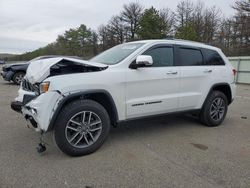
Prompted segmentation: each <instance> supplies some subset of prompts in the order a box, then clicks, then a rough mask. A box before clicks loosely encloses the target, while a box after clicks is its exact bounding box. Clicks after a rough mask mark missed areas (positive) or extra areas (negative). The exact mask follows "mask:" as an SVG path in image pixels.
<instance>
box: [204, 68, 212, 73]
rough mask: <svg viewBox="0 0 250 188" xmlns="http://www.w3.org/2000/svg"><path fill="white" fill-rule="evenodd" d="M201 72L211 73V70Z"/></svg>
mask: <svg viewBox="0 0 250 188" xmlns="http://www.w3.org/2000/svg"><path fill="white" fill-rule="evenodd" d="M203 72H204V73H211V72H212V69H209V70H204V71H203Z"/></svg>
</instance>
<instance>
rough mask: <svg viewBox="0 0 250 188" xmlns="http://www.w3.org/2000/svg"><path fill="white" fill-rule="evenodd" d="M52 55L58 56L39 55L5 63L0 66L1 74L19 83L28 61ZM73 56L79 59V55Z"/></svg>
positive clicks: (8, 79)
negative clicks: (18, 61)
mask: <svg viewBox="0 0 250 188" xmlns="http://www.w3.org/2000/svg"><path fill="white" fill-rule="evenodd" d="M53 57H58V55H46V56H39V57H37V58H35V59H32V60H30V61H28V62H22V63H12V64H6V65H4V66H3V67H2V71H1V76H2V77H3V79H4V80H6V81H9V82H10V81H13V82H14V83H15V84H18V85H19V84H20V83H21V82H22V79H23V77H24V75H25V74H26V70H27V68H28V66H29V64H30V62H32V61H37V60H41V59H47V58H53ZM60 57H62V56H60ZM67 57H68V56H67ZM74 58H78V59H79V57H75V56H74Z"/></svg>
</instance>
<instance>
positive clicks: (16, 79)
mask: <svg viewBox="0 0 250 188" xmlns="http://www.w3.org/2000/svg"><path fill="white" fill-rule="evenodd" d="M24 75H25V73H24V72H17V73H15V74H14V75H13V78H12V80H13V82H14V83H15V84H18V85H19V84H21V82H22V80H23V77H24Z"/></svg>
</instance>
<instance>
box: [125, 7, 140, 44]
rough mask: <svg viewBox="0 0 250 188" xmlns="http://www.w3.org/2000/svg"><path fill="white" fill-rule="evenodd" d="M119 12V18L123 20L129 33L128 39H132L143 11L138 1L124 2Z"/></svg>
mask: <svg viewBox="0 0 250 188" xmlns="http://www.w3.org/2000/svg"><path fill="white" fill-rule="evenodd" d="M123 9H124V10H123V11H122V12H121V19H122V21H123V22H125V24H126V27H127V29H128V31H129V33H130V39H131V40H134V39H135V37H136V32H137V30H138V26H139V20H140V17H141V15H142V12H143V7H142V5H141V4H139V3H138V2H135V3H133V2H132V3H129V4H125V5H124V6H123Z"/></svg>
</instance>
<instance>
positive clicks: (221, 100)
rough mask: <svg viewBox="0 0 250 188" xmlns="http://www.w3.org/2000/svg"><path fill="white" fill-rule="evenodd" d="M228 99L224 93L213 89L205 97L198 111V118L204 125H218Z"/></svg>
mask: <svg viewBox="0 0 250 188" xmlns="http://www.w3.org/2000/svg"><path fill="white" fill-rule="evenodd" d="M227 107H228V101H227V97H226V96H225V95H224V93H222V92H220V91H213V92H212V93H211V94H210V95H209V96H208V98H207V99H206V101H205V103H204V105H203V108H202V110H201V113H200V120H201V122H202V123H204V124H205V125H206V126H209V127H214V126H218V125H220V124H221V123H222V122H223V120H224V119H225V117H226V114H227Z"/></svg>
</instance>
